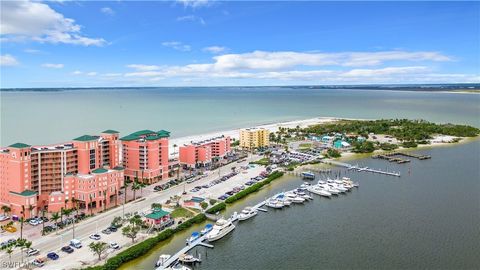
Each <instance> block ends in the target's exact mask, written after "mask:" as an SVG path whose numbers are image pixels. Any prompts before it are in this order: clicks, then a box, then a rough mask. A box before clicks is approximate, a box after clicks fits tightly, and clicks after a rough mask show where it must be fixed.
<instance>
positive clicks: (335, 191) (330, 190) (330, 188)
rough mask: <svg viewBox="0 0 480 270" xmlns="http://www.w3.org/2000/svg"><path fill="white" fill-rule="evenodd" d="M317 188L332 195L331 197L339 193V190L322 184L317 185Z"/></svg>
mask: <svg viewBox="0 0 480 270" xmlns="http://www.w3.org/2000/svg"><path fill="white" fill-rule="evenodd" d="M318 186H319V187H321V188H322V189H323V190H325V191H327V192H328V193H330V194H332V195H338V194H339V193H340V190H338V189H336V188H334V187H332V186H330V185H327V184H324V185H318Z"/></svg>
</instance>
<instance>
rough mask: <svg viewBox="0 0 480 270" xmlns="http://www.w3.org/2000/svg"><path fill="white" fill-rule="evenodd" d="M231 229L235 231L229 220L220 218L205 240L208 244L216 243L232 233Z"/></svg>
mask: <svg viewBox="0 0 480 270" xmlns="http://www.w3.org/2000/svg"><path fill="white" fill-rule="evenodd" d="M233 229H235V225H233V223H232V221H231V220H226V219H223V218H221V219H219V220H217V222H215V225H213V229H212V230H211V231H210V232H209V233H208V234H207V240H208V241H209V242H213V241H216V240H218V239H220V238H222V237H224V236H225V235H227V234H228V233H229V232H231V231H233Z"/></svg>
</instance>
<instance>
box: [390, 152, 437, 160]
mask: <svg viewBox="0 0 480 270" xmlns="http://www.w3.org/2000/svg"><path fill="white" fill-rule="evenodd" d="M384 155H385V156H387V157H391V156H404V157H410V158H416V159H419V160H425V159H431V158H432V156H430V155H417V154H413V153H405V152H390V153H386V154H384Z"/></svg>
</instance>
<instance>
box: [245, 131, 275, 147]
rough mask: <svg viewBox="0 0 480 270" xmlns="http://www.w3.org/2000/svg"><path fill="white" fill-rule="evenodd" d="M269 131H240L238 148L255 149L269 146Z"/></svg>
mask: <svg viewBox="0 0 480 270" xmlns="http://www.w3.org/2000/svg"><path fill="white" fill-rule="evenodd" d="M269 135H270V131H269V130H268V129H264V128H247V129H241V130H240V147H241V148H244V149H255V148H259V147H267V146H268V145H269V144H270V139H269Z"/></svg>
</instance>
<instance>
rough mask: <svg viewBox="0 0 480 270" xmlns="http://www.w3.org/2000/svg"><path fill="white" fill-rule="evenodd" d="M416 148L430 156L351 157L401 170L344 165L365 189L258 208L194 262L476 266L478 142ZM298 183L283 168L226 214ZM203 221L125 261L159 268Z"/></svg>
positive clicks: (218, 265)
mask: <svg viewBox="0 0 480 270" xmlns="http://www.w3.org/2000/svg"><path fill="white" fill-rule="evenodd" d="M415 152H416V153H422V154H428V155H432V156H433V158H432V159H431V160H426V161H417V160H413V161H412V162H411V163H410V164H404V165H392V164H389V163H387V162H385V161H382V160H373V159H371V158H363V159H358V160H352V161H350V162H352V163H359V164H361V165H365V166H369V167H372V168H382V169H383V168H385V167H388V168H389V169H391V170H393V169H394V170H396V171H400V172H401V173H402V177H400V178H394V177H388V176H381V175H376V174H370V173H353V172H345V171H342V172H343V175H347V176H349V177H351V178H352V179H354V180H355V181H359V182H360V188H359V189H357V190H353V191H352V192H350V193H348V194H347V195H342V196H339V197H337V198H332V199H325V198H320V197H319V196H316V195H314V201H313V202H310V203H306V204H305V205H303V206H302V205H293V206H291V207H290V208H287V209H283V210H271V209H269V211H268V213H262V212H261V213H259V214H258V215H257V216H256V217H255V218H253V219H251V220H248V221H246V222H243V223H240V224H239V225H238V226H237V228H236V229H235V230H234V232H233V233H231V234H229V235H228V236H226V237H224V238H223V239H221V240H220V241H217V242H215V243H214V245H215V248H214V249H209V250H205V248H203V247H198V248H196V250H194V251H193V253H194V254H195V253H197V252H198V253H200V254H201V256H202V258H203V259H204V260H203V262H202V263H201V264H200V265H197V267H196V269H272V270H273V269H478V268H479V267H480V257H479V256H478V251H479V250H480V241H479V239H480V226H479V224H480V196H479V194H480V173H479V169H478V165H479V164H480V141H479V140H476V141H473V142H470V143H465V144H460V145H458V146H447V147H439V148H430V149H422V150H418V151H415ZM409 171H410V173H409ZM301 183H302V180H301V179H298V178H296V177H294V176H286V177H283V178H282V179H279V180H278V182H274V183H273V184H272V185H271V186H269V187H267V188H265V189H262V190H261V191H260V192H258V193H256V194H253V195H251V196H249V197H248V200H242V201H240V202H238V203H236V204H235V205H234V207H232V208H231V209H230V210H229V212H228V213H227V214H228V215H229V214H230V213H231V212H232V211H239V210H241V209H242V208H243V207H245V206H248V205H253V204H254V203H256V202H258V201H261V200H263V199H264V198H265V197H267V196H270V195H273V194H275V193H277V192H281V191H283V190H289V189H292V188H295V187H298V186H299V185H300V184H301ZM200 227H201V226H198V227H196V228H192V229H191V230H189V231H188V232H185V233H182V234H180V235H178V236H175V237H174V238H173V239H172V240H171V241H169V242H168V244H165V245H160V246H158V248H156V249H155V250H153V251H152V252H150V253H149V254H148V255H147V256H144V257H143V258H141V259H139V260H136V261H133V262H131V263H129V264H127V265H125V266H124V267H122V269H152V266H153V265H154V264H155V262H156V260H157V259H158V256H159V255H160V254H173V253H174V252H176V251H177V250H179V249H180V248H181V247H182V246H183V245H184V244H185V242H184V241H185V239H186V238H187V236H188V235H189V234H190V233H191V232H192V231H194V230H197V231H198V230H200Z"/></svg>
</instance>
